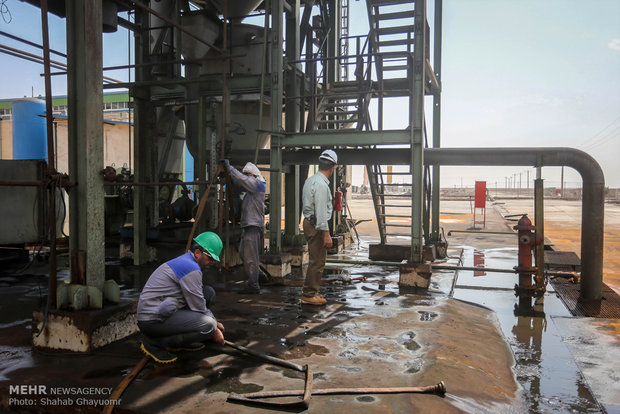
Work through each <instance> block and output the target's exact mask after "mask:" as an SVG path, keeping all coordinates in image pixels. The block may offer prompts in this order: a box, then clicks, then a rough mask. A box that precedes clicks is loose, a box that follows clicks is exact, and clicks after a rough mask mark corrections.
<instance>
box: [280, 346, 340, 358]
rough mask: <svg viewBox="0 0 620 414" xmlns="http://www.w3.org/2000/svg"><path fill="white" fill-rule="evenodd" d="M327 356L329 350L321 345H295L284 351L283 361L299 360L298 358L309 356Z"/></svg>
mask: <svg viewBox="0 0 620 414" xmlns="http://www.w3.org/2000/svg"><path fill="white" fill-rule="evenodd" d="M314 354H316V355H321V356H322V355H327V354H329V349H327V348H326V347H324V346H323V345H312V344H309V343H306V344H304V345H296V346H293V347H292V348H290V349H289V350H288V351H286V352H285V353H284V354H283V355H282V358H283V359H299V358H307V357H309V356H311V355H314Z"/></svg>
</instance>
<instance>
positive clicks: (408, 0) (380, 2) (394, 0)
mask: <svg viewBox="0 0 620 414" xmlns="http://www.w3.org/2000/svg"><path fill="white" fill-rule="evenodd" d="M414 2H415V0H369V3H370V5H371V6H391V5H394V4H412V3H414Z"/></svg>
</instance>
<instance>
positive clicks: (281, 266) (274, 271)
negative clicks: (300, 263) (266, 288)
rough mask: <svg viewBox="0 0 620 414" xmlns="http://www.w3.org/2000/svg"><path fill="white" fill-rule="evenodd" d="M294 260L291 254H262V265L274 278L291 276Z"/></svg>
mask: <svg viewBox="0 0 620 414" xmlns="http://www.w3.org/2000/svg"><path fill="white" fill-rule="evenodd" d="M292 261H293V259H292V256H291V255H290V254H289V253H281V254H262V255H261V256H260V264H261V266H263V267H264V268H265V270H266V271H267V273H269V275H270V276H271V277H272V278H284V277H285V276H288V275H290V274H291V263H292Z"/></svg>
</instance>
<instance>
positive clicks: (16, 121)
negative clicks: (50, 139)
mask: <svg viewBox="0 0 620 414" xmlns="http://www.w3.org/2000/svg"><path fill="white" fill-rule="evenodd" d="M12 106H13V108H12V118H13V159H14V160H40V159H45V160H46V161H47V127H46V123H45V116H41V115H45V101H44V100H42V99H37V98H23V99H16V100H15V101H13V105H12Z"/></svg>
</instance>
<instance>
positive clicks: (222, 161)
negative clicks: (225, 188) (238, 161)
mask: <svg viewBox="0 0 620 414" xmlns="http://www.w3.org/2000/svg"><path fill="white" fill-rule="evenodd" d="M220 164H222V165H223V166H224V167H226V168H228V167H230V161H228V160H227V159H226V158H222V159H221V160H220Z"/></svg>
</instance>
